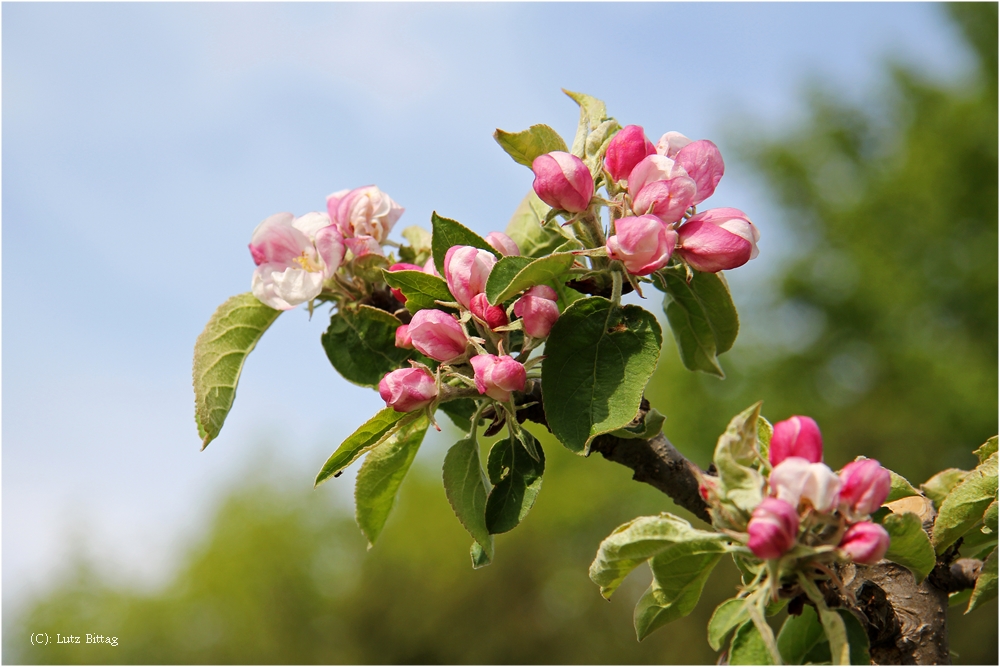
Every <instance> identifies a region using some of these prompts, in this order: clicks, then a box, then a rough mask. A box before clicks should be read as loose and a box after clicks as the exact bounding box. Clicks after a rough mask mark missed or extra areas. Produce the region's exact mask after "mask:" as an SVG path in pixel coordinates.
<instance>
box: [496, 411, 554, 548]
mask: <svg viewBox="0 0 1000 667" xmlns="http://www.w3.org/2000/svg"><path fill="white" fill-rule="evenodd" d="M522 432H523V433H524V434H525V436H526V437H527V438H531V439H532V440H534V437H533V436H532V435H531V434H530V433H528V432H527V431H522ZM534 444H535V445H536V447H535V449H536V451H538V453H539V455H540V460H538V461H536V460H535V459H533V458H532V457H531V456H530V455H529V454H528V450H526V449H525V448H524V445H522V444H521V443H520V442H519V441H517V440H516V439H512V438H507V439H505V440H499V441H497V442H496V444H494V445H493V448H492V449H490V455H489V457H488V458H487V463H486V469H487V470H488V471H489V478H490V481H491V482H492V483H493V484H494V486H493V490H492V491H490V495H489V498H487V500H486V528H487V530H489V531H490V533H491V534H497V533H506V532H507V531H508V530H511V529H512V528H514V527H515V526H517V524H519V523H521V521H523V520H524V517H526V516H527V515H528V511H529V510H530V509H531V506H532V505H534V504H535V498H536V497H538V492H539V491H541V489H542V473H543V472H545V455H544V454H542V448H541V446H540V445H538V444H537V442H536V443H534Z"/></svg>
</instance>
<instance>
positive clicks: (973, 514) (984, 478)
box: [933, 452, 998, 554]
mask: <svg viewBox="0 0 1000 667" xmlns="http://www.w3.org/2000/svg"><path fill="white" fill-rule="evenodd" d="M997 456H998V454H997V453H996V452H993V453H992V454H991V455H990V457H989V458H988V459H986V460H985V461H983V462H982V463H980V464H979V465H978V466H976V468H975V470H973V471H971V472H970V473H969V474H968V475H966V476H965V479H963V480H962V481H961V483H959V484H958V486H956V487H955V488H954V489H952V491H951V493H949V494H948V496H947V497H946V498H945V499H944V501H943V502H942V503H941V509H940V510H939V511H938V515H937V519H935V521H934V532H933V535H934V538H933V541H934V549H935V550H936V551H937V553H939V554H940V553H941V552H942V551H944V550H945V549H947V548H948V547H949V546H951V545H952V544H953V543H954V542H955V540H957V539H958V538H959V537H961V536H962V535H964V534H965V532H966V531H968V530H969V529H970V528H972V527H973V526H974V525H976V524H977V523H979V521H980V520H981V519H982V518H983V514H984V513H985V512H986V509H987V508H988V507H989V506H990V503H992V502H993V501H994V500H995V499H996V497H997Z"/></svg>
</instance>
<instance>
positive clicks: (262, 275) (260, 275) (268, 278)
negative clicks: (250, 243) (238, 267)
mask: <svg viewBox="0 0 1000 667" xmlns="http://www.w3.org/2000/svg"><path fill="white" fill-rule="evenodd" d="M283 270H284V269H283V267H282V266H281V265H277V264H262V265H260V266H258V267H257V268H256V269H255V270H254V272H253V279H252V280H251V281H250V291H251V292H253V295H254V296H255V297H257V300H258V301H260V302H261V303H263V304H264V305H265V306H270V307H271V308H274V309H275V310H291V309H292V308H294V307H295V306H294V305H292V304H290V303H288V302H287V301H285V300H284V299H283V298H281V297H280V296H279V295H278V292H277V286H276V285H275V283H274V275H275V273H278V274H280V273H281V272H282V271H283Z"/></svg>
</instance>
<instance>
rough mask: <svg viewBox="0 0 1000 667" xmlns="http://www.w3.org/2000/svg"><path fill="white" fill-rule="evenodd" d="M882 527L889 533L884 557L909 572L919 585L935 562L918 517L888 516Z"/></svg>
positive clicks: (913, 515) (908, 513)
mask: <svg viewBox="0 0 1000 667" xmlns="http://www.w3.org/2000/svg"><path fill="white" fill-rule="evenodd" d="M882 527H883V528H885V529H886V531H887V532H888V533H889V550H888V551H886V553H885V557H886V558H888V559H889V560H891V561H893V562H894V563H899V564H900V565H902V566H903V567H905V568H907V569H908V570H910V572H912V573H913V577H914V579H916V581H917V583H918V584H919V583H920V582H921V581H923V580H924V577H926V576H927V575H928V574H930V573H931V570H933V569H934V565H935V563H936V562H937V558H936V557H935V555H934V547H932V546H931V541H930V538H928V537H927V533H925V532H924V529H923V527H922V526H921V521H920V517H918V516H917V515H916V514H914V513H913V512H905V513H903V514H890V515H888V516H887V517H885V519H883V521H882Z"/></svg>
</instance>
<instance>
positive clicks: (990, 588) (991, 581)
mask: <svg viewBox="0 0 1000 667" xmlns="http://www.w3.org/2000/svg"><path fill="white" fill-rule="evenodd" d="M996 596H997V550H996V547H994V548H993V551H992V552H990V555H989V556H988V557H987V558H986V561H985V562H984V563H983V569H981V570H980V571H979V579H977V580H976V587H975V588H974V589H972V595H971V596H970V597H969V606H968V608H967V609H966V610H965V613H966V614H968V613H969V612H970V611H973V610H974V609H976V608H978V607H980V606H981V605H982V604H983V603H984V602H989V601H990V600H992V599H993V598H995V597H996Z"/></svg>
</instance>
